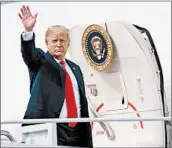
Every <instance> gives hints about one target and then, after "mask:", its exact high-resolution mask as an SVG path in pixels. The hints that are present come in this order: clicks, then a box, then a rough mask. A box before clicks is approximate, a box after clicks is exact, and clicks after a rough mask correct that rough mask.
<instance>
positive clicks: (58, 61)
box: [53, 57, 66, 64]
mask: <svg viewBox="0 0 172 148" xmlns="http://www.w3.org/2000/svg"><path fill="white" fill-rule="evenodd" d="M53 58H54V57H53ZM54 60H55V61H56V62H57V63H60V61H61V60H58V59H56V58H54ZM63 61H64V62H65V64H66V59H64V60H63Z"/></svg>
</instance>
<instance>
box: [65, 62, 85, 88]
mask: <svg viewBox="0 0 172 148" xmlns="http://www.w3.org/2000/svg"><path fill="white" fill-rule="evenodd" d="M66 62H67V64H68V65H69V67H70V68H71V70H72V72H73V74H74V76H75V78H76V80H77V83H78V86H79V87H80V89H81V90H82V84H81V82H82V80H81V79H80V77H81V76H80V71H79V69H78V68H77V67H76V66H75V65H74V64H72V62H70V61H69V60H67V59H66Z"/></svg>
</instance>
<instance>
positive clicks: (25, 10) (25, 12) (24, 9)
mask: <svg viewBox="0 0 172 148" xmlns="http://www.w3.org/2000/svg"><path fill="white" fill-rule="evenodd" d="M23 11H24V14H25V15H27V9H26V7H25V5H24V6H23Z"/></svg>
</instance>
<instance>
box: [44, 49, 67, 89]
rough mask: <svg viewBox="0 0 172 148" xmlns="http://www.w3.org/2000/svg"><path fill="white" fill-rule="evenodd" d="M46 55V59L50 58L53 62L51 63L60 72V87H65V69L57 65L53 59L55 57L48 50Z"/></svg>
mask: <svg viewBox="0 0 172 148" xmlns="http://www.w3.org/2000/svg"><path fill="white" fill-rule="evenodd" d="M46 56H47V58H48V59H50V60H51V61H52V62H53V64H55V65H57V68H58V69H59V72H60V77H61V82H62V87H63V88H65V77H66V74H65V71H64V70H63V68H62V67H61V66H60V65H59V63H57V62H56V61H55V59H54V58H53V56H51V55H50V53H49V52H47V53H46Z"/></svg>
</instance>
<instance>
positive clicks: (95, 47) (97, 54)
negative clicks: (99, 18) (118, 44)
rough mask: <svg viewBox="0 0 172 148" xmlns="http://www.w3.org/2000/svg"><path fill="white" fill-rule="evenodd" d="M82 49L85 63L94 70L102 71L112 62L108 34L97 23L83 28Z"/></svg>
mask: <svg viewBox="0 0 172 148" xmlns="http://www.w3.org/2000/svg"><path fill="white" fill-rule="evenodd" d="M82 51H83V54H84V57H85V58H86V61H87V63H88V64H89V65H90V66H91V67H92V68H93V69H94V70H97V71H104V70H106V69H107V68H108V67H109V65H110V64H111V62H112V58H113V48H112V42H111V39H110V36H109V35H108V33H107V32H106V30H105V29H104V28H103V27H101V26H99V25H90V26H88V27H87V28H86V29H85V31H84V33H83V36H82Z"/></svg>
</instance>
